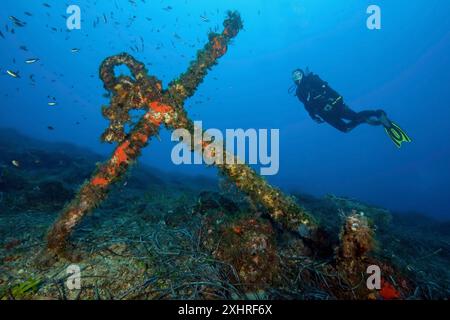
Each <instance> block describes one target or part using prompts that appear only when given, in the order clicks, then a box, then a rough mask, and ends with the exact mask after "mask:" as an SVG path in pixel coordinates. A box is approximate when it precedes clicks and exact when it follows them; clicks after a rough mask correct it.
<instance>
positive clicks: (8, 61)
mask: <svg viewBox="0 0 450 320" xmlns="http://www.w3.org/2000/svg"><path fill="white" fill-rule="evenodd" d="M45 1H46V2H47V3H48V4H49V5H50V6H51V7H50V8H48V7H45V6H43V4H42V2H40V1H26V0H15V1H12V0H7V1H3V2H2V10H1V11H0V30H1V31H2V33H3V34H4V36H5V39H3V38H0V52H1V53H0V73H1V76H0V84H1V86H0V96H1V99H2V102H1V104H0V126H1V127H10V128H16V129H18V130H20V131H21V132H23V133H26V134H29V135H32V136H34V137H36V138H39V139H44V140H50V141H68V142H73V143H76V144H79V145H83V146H87V147H89V148H91V149H93V150H97V151H98V152H101V153H104V155H105V159H107V157H108V154H109V152H110V151H111V150H112V148H113V146H110V145H104V144H101V143H100V139H99V137H100V135H101V133H102V132H103V130H104V129H105V128H106V126H107V122H106V120H105V119H103V118H102V115H101V112H100V110H101V106H102V105H104V104H107V103H108V100H107V99H106V98H104V97H103V96H102V95H103V94H104V93H105V91H104V89H103V86H102V82H101V81H100V79H99V78H98V67H99V65H100V64H101V62H102V61H103V60H104V59H105V58H106V57H108V56H110V55H113V54H117V53H120V52H123V51H125V52H129V53H131V54H133V55H134V56H135V57H136V58H137V59H139V60H141V61H144V62H146V63H149V64H150V63H151V65H148V67H149V71H150V72H151V73H152V74H154V75H156V76H157V77H158V78H160V79H161V80H163V82H164V84H165V85H167V84H168V83H169V82H170V81H171V80H172V79H174V78H176V77H177V76H178V75H179V74H180V73H182V72H184V71H185V70H186V68H187V67H188V65H189V62H190V61H191V60H192V59H193V58H194V56H195V53H196V51H197V50H198V49H200V48H202V47H203V46H204V44H205V43H206V41H207V33H208V31H209V30H211V29H213V30H214V29H215V28H216V27H218V28H219V29H218V30H221V29H222V27H221V23H222V20H223V19H224V17H225V13H226V11H227V10H229V9H233V10H238V11H239V12H240V13H241V15H242V18H243V20H244V30H243V31H242V32H241V33H240V34H239V35H238V37H237V38H236V39H235V40H234V41H233V44H232V46H231V47H230V49H229V51H228V53H227V54H226V55H225V56H224V57H223V58H222V59H221V60H220V62H219V65H218V66H216V67H214V69H213V70H212V72H211V73H210V74H209V75H208V76H207V78H206V79H205V81H204V83H203V84H202V85H201V86H200V87H199V89H198V91H197V93H196V94H195V96H194V97H193V98H192V99H190V100H189V101H187V103H186V108H187V110H188V112H189V115H190V116H191V118H192V119H193V120H202V121H203V125H204V127H205V128H207V127H213V128H219V129H226V128H244V129H248V128H279V129H280V135H281V136H280V139H281V141H280V143H281V149H280V161H281V162H280V171H279V173H278V175H276V176H272V177H268V180H269V181H270V182H272V183H273V184H275V185H277V186H280V187H281V188H282V189H284V190H286V191H302V192H308V193H312V194H316V195H322V194H327V193H333V194H337V195H342V196H350V197H355V198H358V199H359V200H363V201H367V202H370V203H373V204H378V205H380V206H385V207H388V208H390V209H393V210H399V211H415V212H422V213H426V214H430V215H434V216H437V217H441V218H449V217H450V191H449V190H450V165H449V163H450V148H449V140H448V138H449V137H450V123H449V121H450V108H449V107H450V106H449V102H448V101H449V99H448V94H449V88H450V87H449V84H450V73H449V67H450V33H449V30H450V21H449V19H448V16H449V14H450V2H448V1H444V0H417V1H414V3H412V2H411V1H406V0H396V1H382V0H375V1H365V0H346V1H336V0H304V1H300V0H298V1H262V0H261V1H256V0H252V1H249V0H248V1H210V0H196V1H185V0H183V1H181V0H180V1H152V0H147V1H146V2H145V3H144V2H143V1H142V0H135V1H134V2H135V3H136V4H135V5H133V4H132V3H130V2H129V1H125V0H116V1H106V0H103V1H101V0H97V1H88V0H86V1H70V3H66V1H56V0H45ZM68 4H77V5H79V6H80V8H81V10H82V19H83V21H82V29H81V30H75V31H71V32H68V31H67V30H66V20H65V18H64V17H62V15H65V11H66V8H67V5H68ZM370 4H377V5H379V6H380V8H381V10H382V29H381V30H368V29H367V28H366V19H367V17H368V15H367V14H366V8H367V7H368V5H370ZM169 6H170V7H171V8H172V9H170V10H169V9H168V7H169ZM164 8H166V10H164ZM25 11H27V12H30V13H32V14H33V16H31V17H29V16H27V15H25V14H24V12H25ZM111 12H113V16H114V18H111V16H110V14H111ZM103 14H106V15H107V18H108V19H107V20H108V21H107V23H105V21H104V19H103ZM9 16H15V17H16V18H18V19H20V20H22V21H25V22H26V23H27V25H26V26H25V27H23V28H19V27H15V28H14V29H15V34H11V33H9V32H6V31H5V24H8V26H9V28H11V26H12V22H11V20H10V19H9V18H8V17H9ZM133 16H135V17H136V18H135V19H133ZM200 16H206V17H207V18H208V19H209V22H205V21H203V20H202V19H201V18H200ZM147 17H148V18H151V19H152V20H151V21H148V19H146V18H147ZM97 18H99V23H98V25H97V26H96V27H94V26H93V22H94V21H96V20H97ZM52 27H54V28H56V29H57V31H56V32H55V31H53V30H52V29H51V28H52ZM60 29H62V31H60ZM175 34H176V35H177V36H179V38H178V37H176V36H175ZM140 37H142V38H143V40H144V43H145V49H144V51H140V52H137V53H135V52H132V51H131V49H130V47H131V46H134V45H135V44H137V45H139V46H140V43H141V42H140ZM180 38H181V39H180ZM22 45H25V46H26V47H27V49H28V51H27V52H26V51H23V50H21V49H19V47H20V46H22ZM72 48H79V49H80V52H78V53H72V52H71V49H72ZM29 58H39V59H40V61H39V62H37V63H35V64H31V65H27V64H25V63H24V61H25V60H26V59H29ZM14 59H15V63H14ZM306 66H309V68H310V69H311V70H312V71H313V72H315V73H317V74H319V75H320V76H321V77H322V78H323V79H325V80H326V81H328V82H329V83H330V85H331V86H332V87H333V88H334V89H336V90H337V91H338V92H340V93H341V94H342V95H343V96H344V97H345V100H346V102H347V103H348V105H349V106H351V107H352V108H353V109H355V110H356V111H360V110H364V109H378V108H382V109H385V110H386V111H387V112H388V114H389V116H390V117H391V118H392V119H393V120H395V121H396V122H397V123H399V124H400V125H401V126H402V127H403V128H404V129H405V130H406V131H407V132H408V134H409V135H410V136H411V137H412V139H413V143H412V144H407V145H404V147H402V149H400V150H398V149H397V148H396V147H395V146H394V145H393V143H392V142H391V141H390V140H389V139H388V138H387V136H386V135H385V133H384V132H383V129H382V128H380V127H369V126H361V127H358V128H357V129H356V130H354V131H353V132H351V133H348V134H343V133H340V132H338V131H337V130H335V129H333V128H332V127H330V126H328V125H326V124H321V125H319V124H316V123H315V122H313V121H312V120H311V119H310V118H309V116H308V115H307V113H306V111H305V110H304V108H303V106H302V105H301V104H300V103H299V102H298V100H297V98H296V97H294V96H292V95H289V94H288V92H287V91H288V88H289V87H290V86H291V85H292V82H291V77H290V75H291V71H292V70H293V69H294V68H297V67H306ZM6 70H13V71H19V74H20V76H21V78H20V79H14V78H12V77H10V76H8V75H6V73H5V72H6ZM31 74H33V75H34V78H35V80H36V83H35V85H34V86H33V85H31V81H30V80H29V76H30V75H31ZM48 96H50V97H55V98H56V100H57V102H58V105H57V106H56V107H49V106H48V105H47V103H48V102H49V101H51V99H52V98H50V99H49V98H48ZM76 122H79V123H80V124H79V125H77V124H76ZM48 126H53V127H54V128H55V130H54V131H50V130H48V129H47V127H48ZM172 147H173V143H172V142H171V141H170V135H169V133H167V132H164V133H163V134H162V135H161V142H159V141H157V140H156V141H153V142H152V143H151V145H150V146H149V147H148V148H146V150H145V152H144V155H143V156H142V158H141V161H142V162H143V163H146V164H149V165H152V166H155V167H158V168H161V169H164V170H167V171H176V172H183V173H189V174H192V175H197V174H204V175H209V176H212V177H213V176H215V175H216V170H215V169H212V168H206V167H205V166H175V165H173V164H172V162H171V159H170V152H171V149H172Z"/></svg>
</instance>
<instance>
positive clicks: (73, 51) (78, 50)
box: [70, 48, 80, 53]
mask: <svg viewBox="0 0 450 320" xmlns="http://www.w3.org/2000/svg"><path fill="white" fill-rule="evenodd" d="M70 51H71V52H72V53H77V52H80V49H78V48H73V49H72V50H70Z"/></svg>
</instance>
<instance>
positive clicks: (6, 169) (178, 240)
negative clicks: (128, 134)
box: [0, 129, 450, 299]
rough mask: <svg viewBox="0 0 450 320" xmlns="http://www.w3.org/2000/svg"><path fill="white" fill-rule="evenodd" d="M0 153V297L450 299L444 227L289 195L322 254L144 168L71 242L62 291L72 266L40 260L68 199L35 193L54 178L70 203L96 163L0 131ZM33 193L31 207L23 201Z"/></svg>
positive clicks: (242, 210)
mask: <svg viewBox="0 0 450 320" xmlns="http://www.w3.org/2000/svg"><path fill="white" fill-rule="evenodd" d="M27 146H29V147H28V148H27ZM0 151H1V152H0V164H1V178H0V192H1V194H2V198H1V199H2V200H1V202H0V235H1V237H0V259H1V263H0V297H1V299H263V298H264V299H444V298H448V297H449V293H450V286H449V284H450V272H449V270H448V263H449V261H450V245H449V244H450V239H449V234H450V233H449V230H450V223H448V222H447V223H442V222H438V221H434V220H432V219H431V218H427V217H424V216H420V215H412V214H405V215H400V214H395V213H391V212H389V211H387V210H385V209H382V208H378V207H375V206H370V205H367V204H363V203H361V202H359V201H357V200H354V199H348V198H341V197H337V196H334V195H329V196H326V197H324V198H316V197H313V196H309V195H305V194H294V195H292V199H293V201H295V202H299V203H301V204H302V205H303V206H304V207H305V210H307V211H308V212H313V213H314V216H315V218H316V220H317V223H319V224H321V225H324V226H326V228H325V230H324V234H326V236H327V242H328V246H327V247H325V248H322V249H320V250H319V249H318V248H316V247H314V246H311V245H310V244H308V243H306V242H305V241H304V240H303V239H302V238H300V237H298V236H295V235H293V234H291V233H289V232H285V231H283V230H282V229H280V226H279V225H278V224H276V223H273V221H272V220H271V218H270V215H269V214H268V213H267V211H266V209H265V207H264V206H262V205H261V204H259V203H255V202H254V201H253V200H252V199H251V198H250V197H248V196H246V195H245V194H243V193H241V192H240V191H239V189H238V188H237V187H236V186H235V185H234V184H232V183H230V182H229V181H228V180H226V179H222V180H221V182H220V184H218V183H217V181H214V180H208V179H206V178H201V177H199V178H192V177H184V176H174V175H170V174H167V173H164V172H160V171H158V170H155V169H153V168H148V167H145V166H143V165H141V164H137V165H135V166H134V167H133V168H132V170H131V171H130V172H129V173H127V174H126V175H125V177H124V178H123V180H122V182H121V183H118V184H116V185H115V186H114V187H113V188H112V189H111V193H110V196H109V197H108V199H106V200H105V201H104V202H103V203H102V204H101V205H100V206H99V207H98V208H97V209H96V210H95V211H94V212H93V213H92V214H90V215H88V216H87V217H86V218H85V219H84V220H83V221H82V222H81V223H80V225H79V226H78V227H77V228H76V230H75V231H74V233H73V235H72V236H71V243H72V248H75V249H76V250H75V251H76V253H77V255H78V262H77V263H78V264H79V265H80V268H81V273H82V288H81V289H80V290H68V289H67V287H66V285H65V281H66V279H67V277H68V275H67V273H66V268H67V266H69V265H70V264H71V263H72V262H71V261H67V260H64V259H60V260H58V261H56V262H54V263H53V264H52V265H49V266H42V265H40V264H37V263H36V261H37V260H39V258H40V254H41V253H42V251H43V250H44V249H45V247H46V243H45V242H44V241H43V238H44V237H45V235H46V233H47V231H48V229H49V228H50V227H51V225H52V223H53V222H54V220H55V218H56V217H57V215H58V211H59V210H61V209H63V207H64V206H65V201H70V199H71V197H68V196H67V197H66V196H65V197H64V199H66V200H64V201H63V200H62V199H59V198H58V195H57V193H58V192H56V193H55V192H54V191H53V192H39V193H37V194H34V193H33V192H35V191H33V190H34V189H36V188H37V187H40V186H42V185H43V183H44V182H46V181H48V180H51V181H56V182H59V183H60V186H59V188H60V190H61V192H62V193H67V194H70V195H74V194H75V193H76V191H77V190H78V187H79V185H80V184H82V183H83V181H84V180H85V179H87V178H89V176H90V174H91V172H92V170H93V169H94V168H95V166H96V163H97V162H98V161H101V159H102V158H103V157H102V156H100V155H97V154H94V153H92V152H90V151H88V150H83V149H80V148H78V147H76V146H73V145H68V144H50V143H46V142H42V141H36V140H33V139H30V138H28V137H25V136H21V135H20V134H18V133H16V132H14V131H12V130H6V129H2V130H0ZM13 160H16V162H17V163H19V167H17V166H15V165H14V164H13V163H12V161H13ZM58 163H59V164H62V165H63V166H64V168H65V170H58V167H55V164H58ZM18 186H20V187H18ZM61 186H62V187H63V188H62V187H61ZM29 193H33V199H34V201H30V202H27V203H25V204H24V203H22V201H23V199H26V195H27V194H29ZM361 212H363V213H364V214H361ZM367 264H376V265H378V266H379V267H380V268H381V269H382V275H383V276H382V282H381V289H380V290H374V291H370V290H368V289H367V288H366V286H365V281H362V276H363V275H364V274H365V268H366V267H367Z"/></svg>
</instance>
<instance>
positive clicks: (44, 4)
mask: <svg viewBox="0 0 450 320" xmlns="http://www.w3.org/2000/svg"><path fill="white" fill-rule="evenodd" d="M42 5H43V6H44V7H47V8H51V6H50V5H49V4H48V3H43V4H42Z"/></svg>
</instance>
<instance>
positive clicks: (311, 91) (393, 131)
mask: <svg viewBox="0 0 450 320" xmlns="http://www.w3.org/2000/svg"><path fill="white" fill-rule="evenodd" d="M292 80H294V83H295V84H296V85H297V90H296V96H297V97H298V99H299V100H300V101H301V102H302V103H303V105H304V106H305V109H306V111H308V113H309V115H310V117H311V118H312V119H313V120H314V121H316V122H317V123H323V122H327V123H328V124H330V125H331V126H333V127H334V128H336V129H338V130H340V131H342V132H350V131H351V130H353V129H354V128H356V127H357V126H359V125H360V124H363V123H366V124H369V125H373V126H380V125H382V126H383V127H384V128H385V130H386V133H387V134H388V136H389V137H390V138H391V139H392V141H393V142H394V144H395V145H396V146H397V147H398V148H400V147H401V145H402V143H403V142H411V139H410V138H409V137H408V135H407V134H406V133H405V132H404V131H403V130H402V129H401V128H400V127H399V126H398V125H396V124H395V123H394V122H392V121H391V120H390V119H389V118H388V117H387V114H386V112H385V111H383V110H368V111H361V112H355V111H353V110H352V109H350V108H349V107H348V106H347V105H346V104H345V103H344V98H343V97H342V96H341V95H340V94H339V93H337V92H336V91H335V90H333V89H332V88H331V87H330V86H329V85H328V83H327V82H325V81H323V80H322V79H320V77H319V76H318V75H316V74H314V73H312V72H310V71H309V70H308V69H306V70H305V71H303V70H301V69H296V70H294V71H293V72H292Z"/></svg>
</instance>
